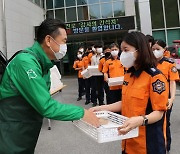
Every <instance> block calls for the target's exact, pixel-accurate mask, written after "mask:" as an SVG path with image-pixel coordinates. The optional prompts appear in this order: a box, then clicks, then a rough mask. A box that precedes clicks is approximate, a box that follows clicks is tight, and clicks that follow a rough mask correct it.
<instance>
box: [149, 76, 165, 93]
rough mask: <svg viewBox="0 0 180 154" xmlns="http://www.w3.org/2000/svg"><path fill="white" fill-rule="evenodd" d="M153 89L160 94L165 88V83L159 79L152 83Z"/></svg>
mask: <svg viewBox="0 0 180 154" xmlns="http://www.w3.org/2000/svg"><path fill="white" fill-rule="evenodd" d="M152 86H153V91H154V92H157V93H158V94H161V93H162V92H163V91H165V90H166V87H165V83H164V82H163V81H161V80H159V79H157V80H156V81H155V82H153V83H152Z"/></svg>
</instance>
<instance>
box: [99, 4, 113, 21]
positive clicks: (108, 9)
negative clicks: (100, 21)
mask: <svg viewBox="0 0 180 154" xmlns="http://www.w3.org/2000/svg"><path fill="white" fill-rule="evenodd" d="M101 13H102V18H109V17H113V14H112V3H103V4H101Z"/></svg>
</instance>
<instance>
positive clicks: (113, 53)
mask: <svg viewBox="0 0 180 154" xmlns="http://www.w3.org/2000/svg"><path fill="white" fill-rule="evenodd" d="M118 53H119V51H118V50H113V51H111V55H112V56H113V57H115V56H117V55H118Z"/></svg>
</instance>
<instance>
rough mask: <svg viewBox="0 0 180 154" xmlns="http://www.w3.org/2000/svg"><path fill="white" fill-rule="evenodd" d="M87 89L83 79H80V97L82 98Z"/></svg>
mask: <svg viewBox="0 0 180 154" xmlns="http://www.w3.org/2000/svg"><path fill="white" fill-rule="evenodd" d="M84 88H85V82H84V79H83V78H78V96H79V97H82V96H83V92H84Z"/></svg>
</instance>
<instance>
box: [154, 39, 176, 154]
mask: <svg viewBox="0 0 180 154" xmlns="http://www.w3.org/2000/svg"><path fill="white" fill-rule="evenodd" d="M152 49H153V53H154V55H155V57H156V58H157V60H158V65H157V68H158V69H159V70H160V71H161V72H162V73H163V74H164V75H165V76H166V78H167V81H168V85H169V99H168V102H167V109H168V110H167V112H166V121H167V125H166V126H167V127H166V136H167V151H168V152H169V151H170V149H171V131H170V115H171V112H172V106H173V101H174V99H175V94H176V80H179V74H178V71H177V68H176V64H175V63H174V61H172V60H171V59H168V58H166V57H164V52H165V50H166V43H165V42H164V41H163V40H155V44H154V45H153V47H152Z"/></svg>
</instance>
